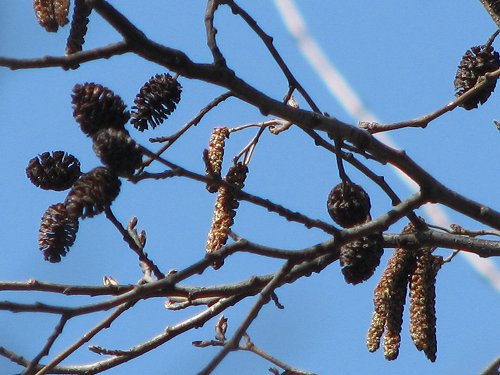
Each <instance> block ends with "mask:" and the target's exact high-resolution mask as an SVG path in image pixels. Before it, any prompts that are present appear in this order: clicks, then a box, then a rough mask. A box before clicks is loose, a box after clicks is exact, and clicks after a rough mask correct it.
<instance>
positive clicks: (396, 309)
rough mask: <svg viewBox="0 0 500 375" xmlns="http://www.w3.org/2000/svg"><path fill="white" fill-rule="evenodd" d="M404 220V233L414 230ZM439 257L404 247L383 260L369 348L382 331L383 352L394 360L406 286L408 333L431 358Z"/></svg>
mask: <svg viewBox="0 0 500 375" xmlns="http://www.w3.org/2000/svg"><path fill="white" fill-rule="evenodd" d="M414 232H415V227H414V226H413V224H411V223H410V224H408V225H407V226H406V227H405V228H404V229H403V233H404V234H409V233H414ZM442 263H443V258H442V257H440V256H435V255H432V253H431V249H428V248H422V249H418V251H415V250H406V249H403V248H398V249H396V250H395V251H394V253H393V255H392V257H391V258H390V259H389V261H388V263H387V268H386V269H385V271H384V273H383V274H382V277H381V279H380V281H379V283H378V285H377V287H376V288H375V293H374V298H373V302H374V312H373V317H372V321H371V324H370V329H369V331H368V337H367V347H368V350H369V351H370V352H374V351H376V350H377V349H378V348H379V346H380V340H381V338H382V334H383V335H384V343H383V347H384V355H385V358H387V359H388V360H394V359H396V358H397V356H398V354H399V345H400V343H401V336H400V333H401V326H402V324H403V308H404V304H405V300H406V294H407V288H408V287H409V289H410V335H411V338H412V340H413V343H414V344H415V346H416V348H417V349H418V350H421V351H423V352H424V353H425V355H426V356H427V358H428V359H429V360H431V361H432V362H434V361H435V360H436V353H437V339H436V310H435V299H436V291H435V282H436V275H437V272H438V271H439V269H440V268H441V265H442Z"/></svg>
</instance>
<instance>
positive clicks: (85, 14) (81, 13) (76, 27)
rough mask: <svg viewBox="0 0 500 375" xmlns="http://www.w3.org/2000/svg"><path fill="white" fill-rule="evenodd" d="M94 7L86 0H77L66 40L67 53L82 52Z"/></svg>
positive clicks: (74, 66) (75, 66)
mask: <svg viewBox="0 0 500 375" xmlns="http://www.w3.org/2000/svg"><path fill="white" fill-rule="evenodd" d="M91 12H92V8H91V7H89V6H87V5H86V4H85V0H75V5H74V7H73V18H72V19H71V28H70V31H69V36H68V40H67V41H66V55H72V54H73V53H76V52H80V51H81V50H82V48H83V44H84V43H85V34H87V24H88V23H89V16H90V13H91ZM78 67H79V65H78V64H75V65H73V66H71V67H70V68H71V69H76V68H78Z"/></svg>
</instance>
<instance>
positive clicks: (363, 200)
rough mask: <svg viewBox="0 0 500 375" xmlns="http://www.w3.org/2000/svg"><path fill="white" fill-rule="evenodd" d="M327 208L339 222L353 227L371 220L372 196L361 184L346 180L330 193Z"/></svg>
mask: <svg viewBox="0 0 500 375" xmlns="http://www.w3.org/2000/svg"><path fill="white" fill-rule="evenodd" d="M327 209H328V213H329V214H330V216H331V218H332V219H333V220H334V221H335V222H336V223H337V224H339V225H341V226H343V227H345V228H351V227H354V226H356V225H358V224H362V223H365V222H366V221H368V220H370V209H371V203H370V197H369V196H368V194H367V193H366V191H365V190H364V189H363V188H362V187H361V186H359V185H356V184H354V183H352V182H349V181H344V182H341V183H340V184H338V185H337V186H335V187H334V188H333V189H332V191H331V192H330V194H329V195H328V200H327Z"/></svg>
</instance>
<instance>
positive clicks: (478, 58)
mask: <svg viewBox="0 0 500 375" xmlns="http://www.w3.org/2000/svg"><path fill="white" fill-rule="evenodd" d="M499 68H500V55H499V54H498V52H496V51H495V50H494V49H493V47H492V46H489V45H484V46H477V47H472V48H471V49H470V50H468V51H467V52H466V53H465V55H464V56H463V57H462V61H460V64H459V66H458V70H457V74H456V76H455V81H454V84H455V90H456V91H457V92H456V94H455V95H456V96H457V97H459V96H462V95H463V94H464V93H466V92H467V91H469V90H470V89H471V88H473V87H474V86H475V85H476V83H477V82H478V80H479V78H480V77H482V76H484V75H485V74H486V73H489V72H493V71H495V70H497V69H499ZM496 84H497V82H496V80H491V81H489V82H488V83H487V84H486V85H485V86H483V88H482V89H481V90H479V91H478V92H477V93H476V94H474V95H473V96H472V97H470V98H469V99H467V100H465V101H464V102H463V103H462V104H460V106H461V107H463V108H465V109H467V110H470V109H473V108H477V107H478V105H479V104H484V103H485V102H486V101H487V100H488V98H489V97H490V95H491V93H492V92H493V91H494V90H495V87H496Z"/></svg>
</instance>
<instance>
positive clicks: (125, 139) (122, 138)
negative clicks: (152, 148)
mask: <svg viewBox="0 0 500 375" xmlns="http://www.w3.org/2000/svg"><path fill="white" fill-rule="evenodd" d="M93 141H94V146H93V148H94V151H95V153H96V155H97V156H98V157H99V158H100V159H101V161H102V163H103V164H104V165H106V166H107V167H108V168H109V169H110V170H111V171H113V172H114V173H116V174H117V175H118V176H121V177H130V176H132V175H133V174H134V172H135V170H136V169H138V168H140V167H141V165H142V153H141V151H140V150H139V147H138V146H137V143H135V141H134V140H133V139H132V138H131V137H130V135H129V134H128V132H127V131H126V130H118V129H102V130H100V131H99V132H97V134H96V135H95V136H94V137H93Z"/></svg>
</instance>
